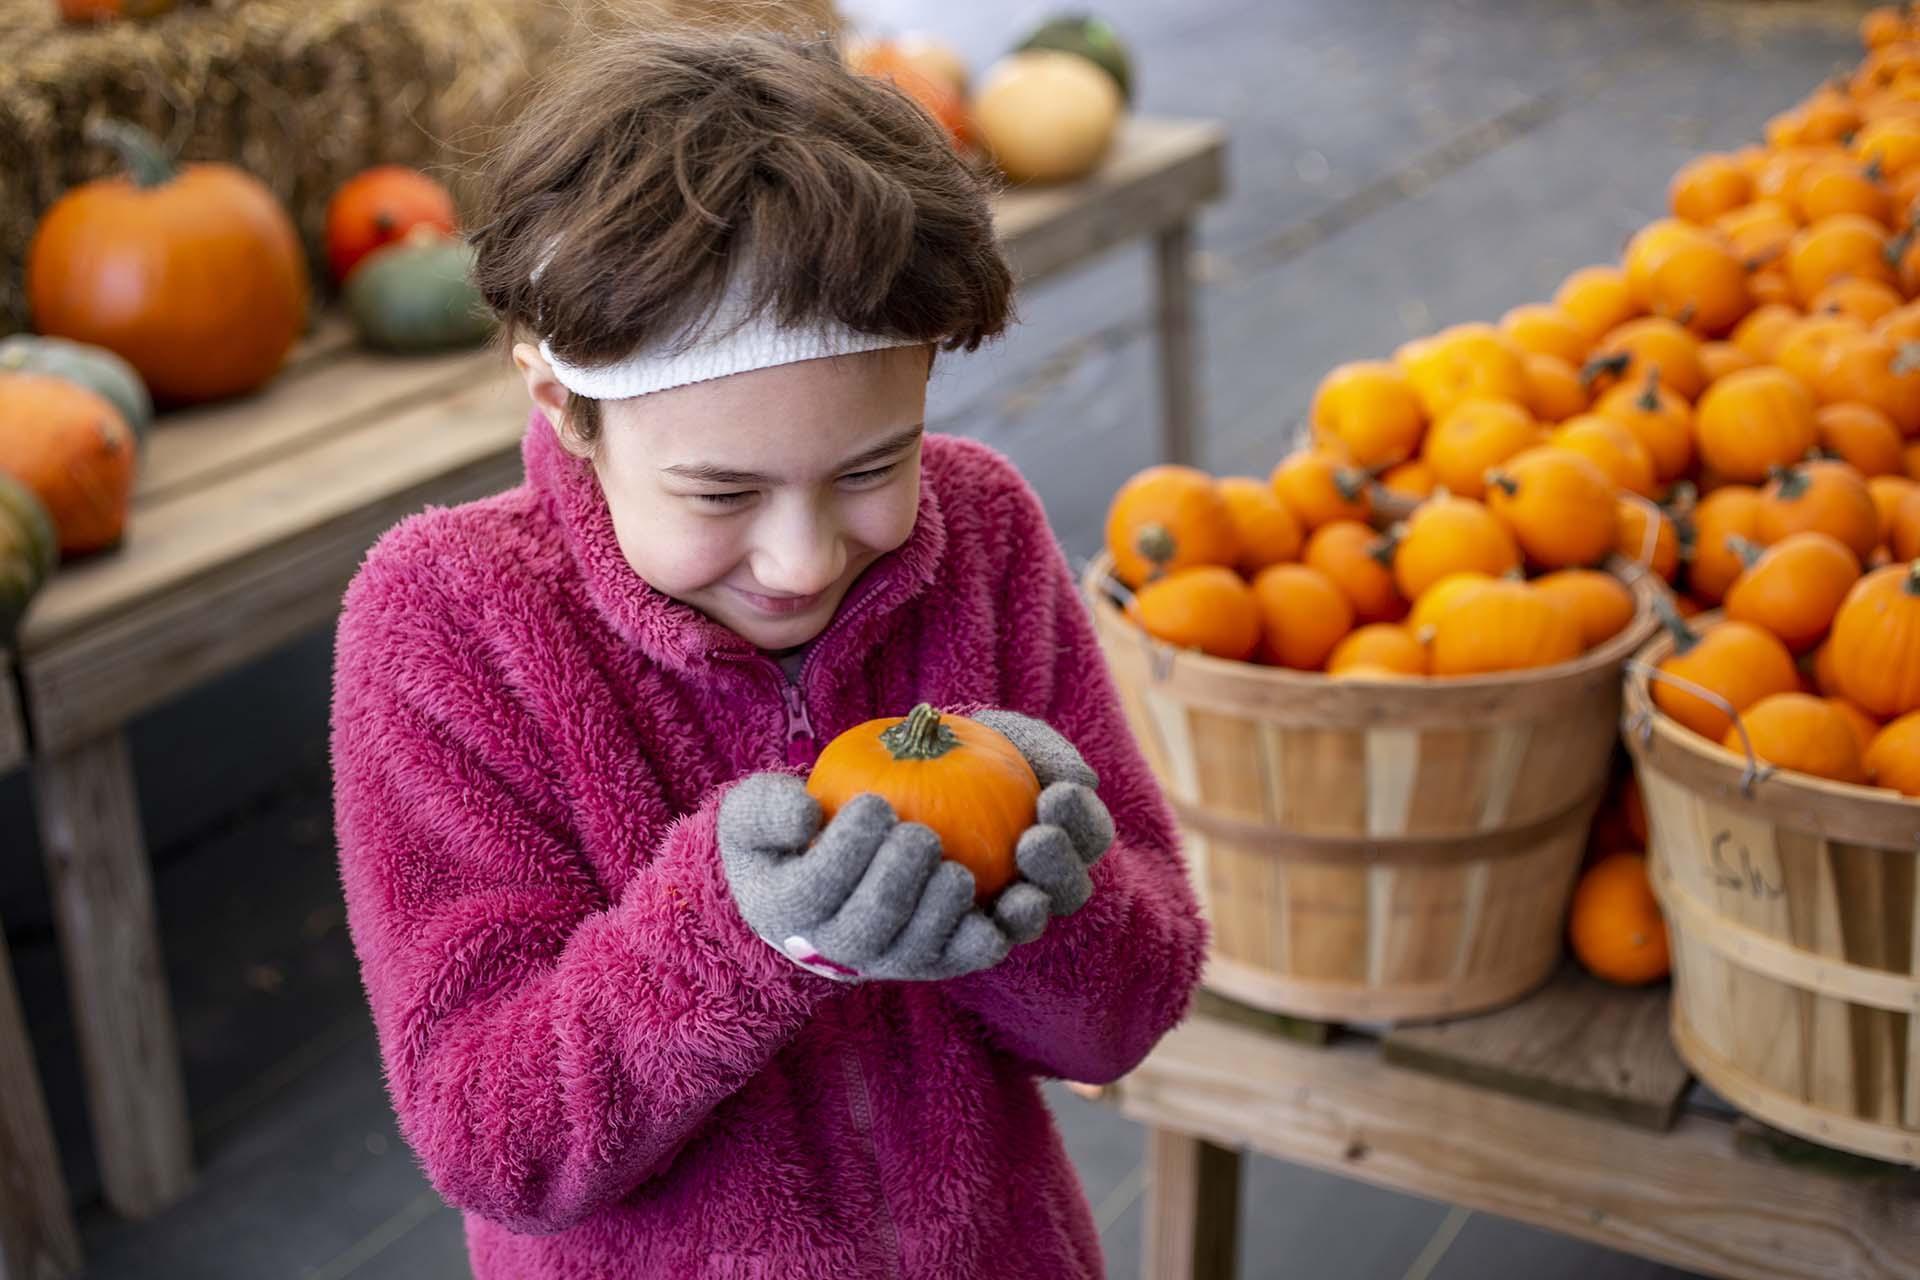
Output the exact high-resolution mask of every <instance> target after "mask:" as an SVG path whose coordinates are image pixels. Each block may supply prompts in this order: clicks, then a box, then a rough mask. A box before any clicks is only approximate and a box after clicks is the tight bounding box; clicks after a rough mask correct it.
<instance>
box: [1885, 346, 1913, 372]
mask: <svg viewBox="0 0 1920 1280" xmlns="http://www.w3.org/2000/svg"><path fill="white" fill-rule="evenodd" d="M1887 368H1888V369H1889V370H1891V371H1892V372H1893V373H1895V374H1898V375H1902V376H1904V375H1906V374H1909V373H1913V372H1916V371H1920V342H1903V343H1901V344H1900V345H1899V347H1898V348H1897V349H1896V350H1895V351H1894V353H1893V359H1892V360H1891V361H1889V362H1888V364H1887Z"/></svg>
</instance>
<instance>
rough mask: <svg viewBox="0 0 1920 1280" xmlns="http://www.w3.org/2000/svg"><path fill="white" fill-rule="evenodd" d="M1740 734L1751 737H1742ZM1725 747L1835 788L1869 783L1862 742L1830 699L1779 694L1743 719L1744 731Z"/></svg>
mask: <svg viewBox="0 0 1920 1280" xmlns="http://www.w3.org/2000/svg"><path fill="white" fill-rule="evenodd" d="M1740 728H1745V729H1746V731H1747V734H1746V738H1745V739H1744V740H1743V739H1742V738H1741V736H1740ZM1720 745H1721V746H1723V747H1725V748H1726V749H1727V750H1729V751H1731V752H1733V753H1734V754H1735V755H1738V756H1743V757H1744V756H1745V755H1746V753H1747V748H1748V746H1749V745H1751V747H1752V748H1753V754H1754V757H1755V758H1756V759H1758V760H1760V761H1762V762H1764V763H1766V764H1770V765H1772V766H1774V767H1775V768H1776V769H1791V770H1792V771H1793V772H1795V773H1804V774H1808V775H1810V776H1812V777H1815V778H1827V779H1830V780H1832V781H1834V782H1853V783H1864V782H1865V781H1866V780H1867V770H1866V766H1865V765H1863V764H1862V763H1861V761H1860V754H1861V753H1860V737H1859V734H1858V733H1857V732H1856V731H1855V730H1854V727H1853V723H1852V721H1850V720H1849V719H1848V718H1847V716H1846V714H1845V713H1844V712H1842V711H1841V710H1840V709H1839V708H1838V707H1836V706H1834V705H1833V703H1831V702H1829V701H1828V700H1827V699H1825V698H1816V697H1814V696H1813V695H1812V694H1810V693H1776V694H1772V695H1770V696H1768V697H1765V698H1762V699H1760V701H1758V702H1756V703H1754V704H1753V705H1752V706H1750V707H1748V708H1747V709H1746V710H1744V711H1742V712H1741V713H1740V726H1739V727H1735V726H1731V725H1730V726H1728V728H1727V731H1726V733H1724V734H1722V735H1721V737H1720Z"/></svg>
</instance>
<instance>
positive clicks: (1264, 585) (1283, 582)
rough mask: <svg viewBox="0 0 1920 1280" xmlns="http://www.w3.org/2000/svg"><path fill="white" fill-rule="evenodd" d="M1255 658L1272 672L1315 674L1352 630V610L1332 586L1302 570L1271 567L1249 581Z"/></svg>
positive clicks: (1293, 566)
mask: <svg viewBox="0 0 1920 1280" xmlns="http://www.w3.org/2000/svg"><path fill="white" fill-rule="evenodd" d="M1253 596H1254V603H1255V604H1256V605H1257V606H1258V607H1259V610H1260V656H1261V657H1262V658H1263V659H1265V660H1266V661H1267V662H1270V663H1273V664H1274V665H1276V666H1282V667H1293V668H1295V669H1296V670H1300V671H1318V670H1319V669H1320V668H1321V666H1322V665H1324V664H1325V663H1326V660H1327V656H1328V655H1329V654H1331V653H1332V652H1333V647H1334V646H1335V645H1337V644H1339V643H1340V640H1341V638H1342V637H1344V636H1345V635H1346V634H1347V632H1349V631H1351V630H1353V606H1352V605H1351V604H1348V603H1347V597H1346V596H1345V595H1344V594H1343V593H1342V592H1341V590H1340V588H1339V587H1337V586H1335V585H1334V584H1333V580H1332V579H1331V578H1329V577H1327V575H1326V574H1324V573H1322V572H1320V571H1319V570H1318V569H1312V568H1309V567H1307V566H1306V565H1304V564H1277V565H1274V566H1273V567H1272V568H1270V569H1262V570H1261V571H1260V573H1259V575H1258V576H1257V577H1255V578H1254V580H1253Z"/></svg>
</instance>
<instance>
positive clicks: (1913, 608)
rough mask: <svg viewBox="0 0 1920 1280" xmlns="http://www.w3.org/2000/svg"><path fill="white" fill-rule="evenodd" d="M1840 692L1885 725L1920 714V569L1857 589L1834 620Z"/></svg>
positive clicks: (1890, 572) (1892, 571) (1889, 571)
mask: <svg viewBox="0 0 1920 1280" xmlns="http://www.w3.org/2000/svg"><path fill="white" fill-rule="evenodd" d="M1829 643H1831V644H1832V645H1833V667H1834V672H1835V674H1836V676H1837V677H1838V679H1839V681H1840V692H1841V693H1843V694H1844V695H1846V697H1847V698H1848V700H1849V701H1852V702H1857V703H1859V704H1860V706H1861V707H1863V708H1864V709H1865V710H1867V711H1868V712H1870V713H1871V714H1873V715H1876V716H1878V717H1880V718H1881V719H1883V720H1890V719H1892V718H1893V717H1895V716H1903V715H1905V714H1907V713H1908V712H1909V711H1914V710H1920V563H1914V564H1894V565H1888V566H1887V567H1886V568H1884V569H1875V570H1874V571H1873V572H1871V573H1869V574H1867V575H1866V576H1865V577H1863V578H1861V579H1860V581H1858V582H1856V583H1854V585H1853V590H1851V591H1849V592H1848V593H1847V598H1846V599H1845V600H1844V601H1842V602H1841V604H1840V611H1839V612H1838V613H1836V614H1835V615H1834V618H1833V638H1832V640H1831V641H1830V642H1829Z"/></svg>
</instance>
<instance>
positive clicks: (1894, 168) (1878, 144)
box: [1851, 117, 1920, 178]
mask: <svg viewBox="0 0 1920 1280" xmlns="http://www.w3.org/2000/svg"><path fill="white" fill-rule="evenodd" d="M1851 149H1852V151H1853V154H1854V155H1855V156H1857V157H1858V158H1859V160H1860V162H1861V163H1862V164H1868V165H1872V166H1874V167H1875V168H1877V169H1878V170H1879V171H1880V172H1881V173H1884V174H1886V175H1887V176H1888V177H1889V178H1896V177H1899V176H1900V175H1901V174H1903V173H1905V172H1907V171H1908V170H1909V169H1913V168H1915V167H1920V120H1913V119H1905V118H1901V117H1893V118H1890V119H1885V120H1875V121H1873V122H1872V123H1871V124H1867V125H1864V126H1862V127H1861V129H1860V131H1859V133H1857V134H1855V135H1854V138H1853V142H1852V144H1851Z"/></svg>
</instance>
